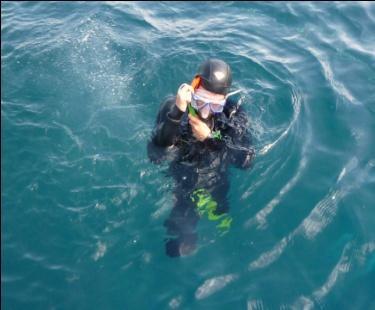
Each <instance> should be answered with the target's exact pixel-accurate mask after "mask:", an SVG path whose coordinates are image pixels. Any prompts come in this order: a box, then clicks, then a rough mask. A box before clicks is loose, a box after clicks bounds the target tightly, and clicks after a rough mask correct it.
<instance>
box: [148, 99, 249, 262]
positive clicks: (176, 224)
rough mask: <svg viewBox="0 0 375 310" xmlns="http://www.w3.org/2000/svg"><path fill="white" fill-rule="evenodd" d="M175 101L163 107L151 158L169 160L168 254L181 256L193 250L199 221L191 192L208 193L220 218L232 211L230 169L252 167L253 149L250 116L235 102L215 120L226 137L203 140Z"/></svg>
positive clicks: (156, 160) (157, 123) (149, 145)
mask: <svg viewBox="0 0 375 310" xmlns="http://www.w3.org/2000/svg"><path fill="white" fill-rule="evenodd" d="M175 99H176V98H175V97H169V98H167V99H166V100H165V101H164V102H163V103H162V105H161V106H160V109H159V113H158V116H157V121H156V125H155V129H154V131H153V135H152V139H151V141H150V142H149V144H148V155H149V158H150V160H151V161H152V162H154V163H160V162H161V161H163V160H165V159H169V160H170V166H169V170H168V175H170V176H172V177H173V178H174V180H175V183H176V187H175V190H174V196H175V201H176V202H175V205H174V208H173V209H172V212H171V214H170V216H169V218H168V219H167V220H166V221H165V223H164V225H165V226H166V227H167V233H168V234H169V235H170V236H172V237H171V238H169V239H168V240H167V242H166V252H167V254H168V255H169V256H180V255H183V254H186V253H189V252H190V251H191V250H193V249H194V247H195V243H196V241H197V234H196V232H195V228H196V225H197V222H198V220H199V215H198V213H197V211H196V208H195V204H194V203H193V202H192V200H191V194H192V193H193V192H194V191H195V190H197V189H202V188H203V189H205V190H206V191H207V192H208V193H210V195H211V196H212V197H213V199H215V201H216V202H217V203H218V207H217V210H216V213H217V214H220V213H223V212H227V211H228V204H227V192H228V190H229V181H228V176H227V172H228V167H229V166H230V165H234V166H235V167H238V168H243V169H246V168H249V167H250V164H251V161H252V158H253V157H254V151H253V149H252V148H251V147H250V145H251V139H250V135H249V132H248V130H247V129H248V126H249V124H248V118H247V115H246V113H245V111H244V110H243V109H242V108H241V107H238V105H237V104H236V102H234V101H230V100H229V99H228V100H227V103H226V105H225V108H224V111H223V113H219V114H215V115H214V116H213V130H214V131H215V130H220V132H221V135H222V138H221V139H214V138H207V139H206V140H205V141H203V142H200V141H198V140H197V139H195V137H194V136H193V135H192V130H191V127H190V124H189V118H188V110H186V112H181V111H180V110H179V109H178V108H177V106H176V105H175Z"/></svg>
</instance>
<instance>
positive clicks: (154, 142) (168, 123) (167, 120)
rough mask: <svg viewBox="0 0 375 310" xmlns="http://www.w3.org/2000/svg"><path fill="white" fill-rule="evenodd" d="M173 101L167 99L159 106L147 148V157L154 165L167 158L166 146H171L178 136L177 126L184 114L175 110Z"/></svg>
mask: <svg viewBox="0 0 375 310" xmlns="http://www.w3.org/2000/svg"><path fill="white" fill-rule="evenodd" d="M175 100H176V99H175V97H168V98H167V99H166V100H165V101H164V102H163V103H162V104H161V105H160V108H159V112H158V115H157V118H156V124H155V127H154V130H153V132H152V137H151V140H150V141H149V143H148V146H147V153H148V157H149V158H150V160H151V161H152V162H154V163H160V162H161V161H163V160H164V159H165V158H166V157H167V156H168V146H172V145H173V144H174V143H175V142H176V141H177V140H178V137H179V135H180V133H179V126H180V121H181V118H182V115H183V114H184V113H183V112H182V111H180V110H179V109H178V108H177V106H176V105H175Z"/></svg>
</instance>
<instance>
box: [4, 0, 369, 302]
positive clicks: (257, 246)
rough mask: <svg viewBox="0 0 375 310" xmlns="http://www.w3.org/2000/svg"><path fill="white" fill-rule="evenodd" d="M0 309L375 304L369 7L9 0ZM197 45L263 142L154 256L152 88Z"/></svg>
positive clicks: (162, 199)
mask: <svg viewBox="0 0 375 310" xmlns="http://www.w3.org/2000/svg"><path fill="white" fill-rule="evenodd" d="M1 18H2V25H1V36H2V42H1V89H2V92H1V122H2V132H1V158H2V159H1V172H2V173H1V175H2V189H1V227H2V228H1V244H2V254H1V255H2V256H1V258H2V265H1V273H2V276H1V287H2V288H1V290H2V291H1V296H2V297H1V298H2V300H1V305H2V306H3V307H4V308H5V309H371V308H372V309H375V302H374V293H373V292H374V291H375V285H374V283H375V273H374V271H375V211H374V207H375V206H374V201H375V194H374V193H375V186H374V182H375V147H374V141H375V115H374V114H375V86H374V85H375V36H374V34H375V5H374V4H373V3H369V2H367V3H366V2H359V3H346V2H345V3H344V2H341V3H328V2H326V3H313V2H307V3H306V2H300V3H295V2H282V3H268V2H267V3H235V2H225V3H224V2H213V3H188V2H180V3H157V2H148V3H136V2H134V3H116V2H108V3H104V2H103V3H100V2H99V3H98V2H93V3H91V2H90V3H89V2H86V3H85V2H63V3H59V2H52V3H50V2H43V3H42V2H2V3H1ZM208 57H217V58H221V59H223V60H225V61H227V62H228V63H229V64H230V65H231V67H232V71H233V78H234V82H233V86H234V88H235V89H243V92H242V94H241V98H240V100H241V102H242V105H243V107H244V108H245V109H246V111H247V112H248V115H249V118H250V124H251V126H250V128H249V130H250V131H251V133H252V135H253V140H254V148H255V150H256V159H255V161H254V165H253V167H252V169H251V170H247V171H243V170H237V169H232V170H231V171H230V182H231V187H230V190H229V196H228V199H229V202H230V210H229V214H230V216H231V217H232V218H233V223H232V227H231V229H230V231H229V232H228V233H227V234H225V235H224V236H218V235H217V233H216V231H215V229H214V227H212V225H211V223H210V222H208V221H205V220H204V219H202V220H201V221H200V222H199V224H198V227H197V229H198V235H199V241H198V249H197V251H196V252H195V253H194V254H193V255H191V256H187V257H180V258H170V257H168V256H167V255H166V254H165V248H164V239H165V237H166V231H165V227H164V226H163V222H164V220H165V219H166V218H168V215H169V213H170V212H171V208H172V206H173V195H172V193H173V186H174V184H173V181H172V179H171V178H169V177H167V176H166V175H165V171H166V170H167V168H168V163H165V164H163V165H153V164H152V163H150V161H149V159H148V158H147V152H146V146H147V142H148V140H149V137H150V134H151V131H152V128H153V126H154V122H155V118H156V113H157V111H158V107H159V104H160V102H161V101H162V100H163V98H164V97H165V96H166V95H168V94H173V93H175V92H176V90H177V88H178V87H179V85H180V84H181V83H183V82H189V81H191V78H192V77H193V75H194V73H195V71H196V70H197V67H198V65H199V64H200V63H201V62H202V61H203V60H204V59H206V58H208Z"/></svg>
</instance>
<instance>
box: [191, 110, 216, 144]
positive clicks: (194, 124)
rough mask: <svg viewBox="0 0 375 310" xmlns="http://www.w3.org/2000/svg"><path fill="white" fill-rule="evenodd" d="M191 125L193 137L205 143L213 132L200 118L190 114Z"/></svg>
mask: <svg viewBox="0 0 375 310" xmlns="http://www.w3.org/2000/svg"><path fill="white" fill-rule="evenodd" d="M189 123H190V126H191V129H192V131H193V136H194V137H195V138H196V139H197V140H199V141H201V142H202V141H204V140H206V139H207V137H208V136H209V135H210V133H211V130H210V128H208V126H207V125H206V124H205V123H204V122H202V121H201V120H200V119H199V118H198V117H195V116H192V115H190V114H189Z"/></svg>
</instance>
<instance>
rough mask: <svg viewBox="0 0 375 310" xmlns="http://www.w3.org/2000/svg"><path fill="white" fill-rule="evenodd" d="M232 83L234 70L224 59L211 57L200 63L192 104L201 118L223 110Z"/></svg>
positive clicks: (194, 81) (194, 84)
mask: <svg viewBox="0 0 375 310" xmlns="http://www.w3.org/2000/svg"><path fill="white" fill-rule="evenodd" d="M231 84H232V72H231V70H230V67H229V65H228V64H227V63H225V62H224V61H222V60H220V59H215V58H211V59H208V60H206V61H205V62H203V63H202V64H201V65H200V67H199V69H198V72H197V74H196V75H195V78H194V80H193V83H192V86H193V88H194V93H193V95H192V105H193V107H194V108H195V109H196V110H198V112H199V115H200V117H201V118H203V119H207V118H209V117H211V116H212V115H213V114H214V113H221V112H222V111H223V109H224V105H225V102H226V95H227V94H228V91H229V88H230V86H231Z"/></svg>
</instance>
